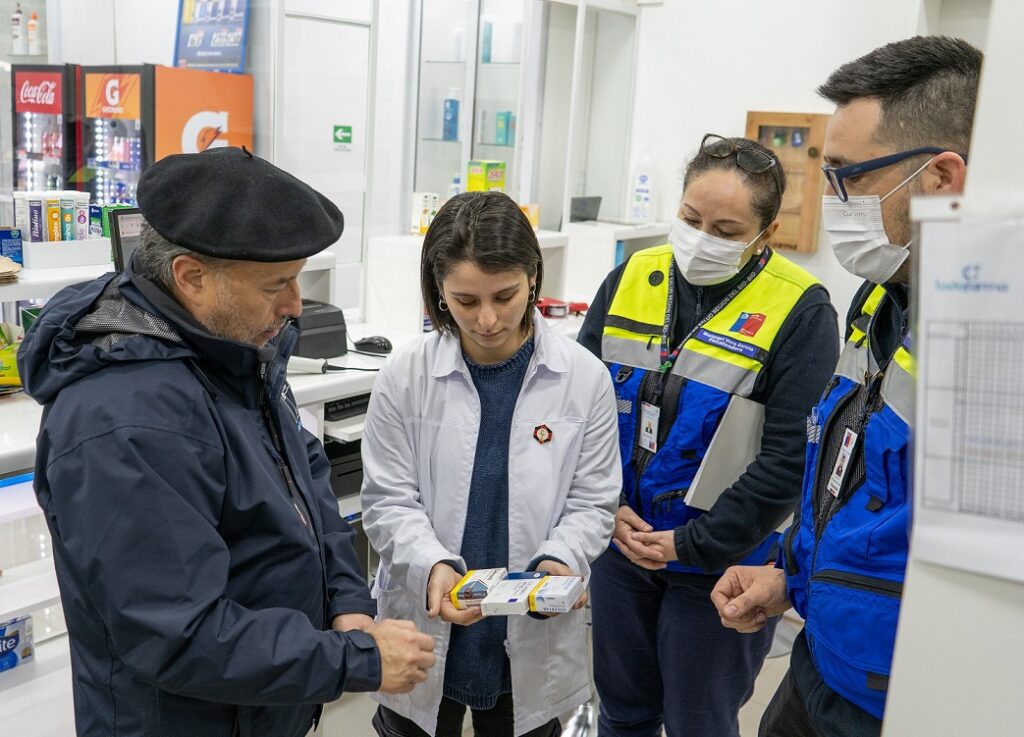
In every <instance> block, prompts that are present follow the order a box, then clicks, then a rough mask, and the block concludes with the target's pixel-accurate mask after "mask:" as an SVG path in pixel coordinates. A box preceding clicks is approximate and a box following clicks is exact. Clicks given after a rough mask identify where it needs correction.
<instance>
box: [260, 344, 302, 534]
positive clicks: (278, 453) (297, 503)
mask: <svg viewBox="0 0 1024 737" xmlns="http://www.w3.org/2000/svg"><path fill="white" fill-rule="evenodd" d="M266 388H267V364H266V363H263V364H260V387H259V391H260V413H261V414H262V415H263V421H264V422H265V423H266V425H267V431H268V432H269V433H270V441H271V442H272V443H273V444H274V451H275V452H274V454H273V458H274V462H275V463H277V468H278V470H280V472H281V476H282V477H283V478H284V483H285V486H287V487H288V494H289V495H290V496H291V501H292V507H294V509H295V514H297V515H298V517H299V521H301V522H302V525H303V526H304V527H305V528H306V529H307V530H308V531H309V533H310V534H311V535H312V536H313V537H314V539H315V538H316V533H315V532H314V531H313V525H312V517H311V516H310V514H309V508H308V507H307V506H306V502H305V500H304V499H303V498H302V495H301V494H299V490H298V487H297V485H296V484H295V479H294V477H293V476H292V471H291V469H290V468H289V467H288V464H287V463H285V461H284V458H283V455H284V450H283V445H282V443H281V438H280V436H279V435H278V433H277V428H276V427H275V426H274V418H273V416H272V415H271V413H270V407H269V406H267V401H266Z"/></svg>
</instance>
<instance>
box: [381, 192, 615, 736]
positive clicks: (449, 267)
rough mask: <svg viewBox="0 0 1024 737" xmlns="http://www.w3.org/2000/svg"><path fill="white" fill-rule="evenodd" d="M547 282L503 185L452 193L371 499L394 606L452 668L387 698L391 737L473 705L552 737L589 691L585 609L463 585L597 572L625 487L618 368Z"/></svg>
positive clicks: (483, 721) (491, 729)
mask: <svg viewBox="0 0 1024 737" xmlns="http://www.w3.org/2000/svg"><path fill="white" fill-rule="evenodd" d="M542 278H543V263H542V261H541V252H540V248H539V247H538V245H537V238H536V236H535V235H534V232H533V229H532V228H531V227H530V223H529V221H527V219H526V217H525V216H524V215H523V213H522V212H521V211H520V209H519V207H518V205H516V204H515V203H514V202H513V201H512V200H511V199H510V198H509V197H508V196H506V195H504V194H501V193H498V192H487V193H482V192H469V193H466V194H462V195H458V196H456V197H453V198H452V199H451V200H449V201H448V203H447V204H446V205H445V206H444V207H442V208H441V210H440V212H438V214H437V217H436V218H435V219H434V221H433V223H432V224H431V226H430V229H429V230H428V231H427V235H426V238H425V239H424V242H423V258H422V291H423V300H424V303H425V304H426V306H427V312H428V313H429V315H430V318H431V320H432V321H433V324H434V327H435V332H434V333H432V334H430V335H428V336H424V337H423V338H421V339H420V340H419V341H417V342H415V343H413V344H412V345H410V346H409V347H407V348H405V349H403V350H401V351H399V352H397V353H396V354H395V356H394V357H393V358H392V359H391V360H390V361H389V362H388V364H387V365H386V366H385V367H384V369H383V370H382V371H381V373H380V376H379V377H378V379H377V383H376V384H375V386H374V390H373V397H372V399H371V401H370V407H369V409H368V411H367V415H366V424H365V431H364V439H363V447H362V451H363V473H364V481H363V490H362V501H363V524H364V527H365V530H366V534H367V536H368V537H369V539H370V543H371V544H372V545H373V547H374V548H375V549H376V550H377V551H378V552H379V553H380V558H381V565H380V570H379V572H378V575H377V579H376V584H375V586H374V595H375V596H376V598H377V600H378V608H379V611H380V615H381V616H382V617H385V618H388V617H390V618H397V619H408V620H412V621H413V622H414V623H415V624H416V627H417V628H418V629H419V630H420V631H422V632H426V633H427V634H429V635H431V636H433V637H434V638H435V639H436V641H437V650H436V651H435V652H436V653H437V662H438V666H437V667H435V668H434V669H433V670H431V671H430V672H429V675H428V678H427V681H426V683H423V684H421V685H420V686H417V687H416V689H415V690H413V691H412V692H411V693H409V694H407V695H404V696H380V697H379V698H380V702H381V708H380V709H379V711H378V712H377V715H376V717H375V718H374V726H375V727H376V729H377V732H378V734H380V735H382V737H421V736H422V735H437V736H438V737H461V736H462V734H463V732H462V723H463V718H464V715H465V712H466V709H467V707H468V708H469V709H470V710H471V711H472V715H473V724H474V730H475V733H476V734H477V735H482V736H483V735H486V737H513V735H517V736H518V735H524V734H525V735H531V736H536V737H547V736H548V735H557V734H559V733H560V731H561V728H560V727H559V723H558V717H559V716H560V715H562V714H565V713H567V712H569V711H571V710H572V709H573V708H575V707H577V706H579V705H580V704H582V703H584V702H586V701H587V699H588V698H589V697H590V693H589V692H590V683H589V678H588V668H587V661H586V657H587V646H586V634H585V633H586V630H585V628H584V622H583V612H582V611H581V610H580V609H579V608H577V610H575V611H572V612H569V613H567V614H562V615H559V616H557V617H553V618H550V619H544V618H529V617H509V618H504V617H493V618H487V619H483V620H481V617H480V616H479V613H478V612H479V610H478V609H477V610H473V609H469V610H461V611H460V610H458V609H456V608H455V607H454V606H453V604H452V602H451V600H450V596H449V595H450V593H451V591H452V589H453V588H454V587H455V586H456V585H457V584H458V582H459V580H460V579H461V578H462V575H463V574H464V573H465V572H466V570H467V569H479V568H499V567H500V568H508V569H509V570H510V571H523V570H537V571H546V572H548V573H550V574H553V575H564V576H575V575H578V576H583V577H584V578H589V573H590V563H591V561H593V560H594V559H595V558H596V557H597V556H598V555H600V554H601V553H602V552H603V551H604V550H605V549H606V548H607V546H608V540H609V539H610V537H611V531H612V523H613V519H614V517H613V515H614V513H615V507H616V502H617V500H618V495H619V489H620V486H621V466H620V462H619V451H618V433H617V429H616V417H615V398H614V394H613V391H612V387H611V381H610V379H609V378H608V372H607V371H606V370H605V369H604V366H602V365H601V362H600V361H598V360H596V359H595V358H594V357H593V356H591V355H590V354H589V353H587V351H585V350H584V349H583V348H581V347H580V346H578V345H576V344H575V343H573V342H572V341H570V340H568V339H566V338H563V337H561V336H559V335H556V334H555V333H553V332H551V331H550V330H549V329H548V328H547V326H546V324H545V322H544V319H543V318H542V317H541V316H540V313H539V312H538V311H537V309H536V308H535V307H534V301H535V300H536V297H537V294H538V293H539V292H540V290H541V283H542ZM585 600H586V595H584V597H583V598H582V599H580V601H578V602H577V607H582V605H583V604H584V603H585Z"/></svg>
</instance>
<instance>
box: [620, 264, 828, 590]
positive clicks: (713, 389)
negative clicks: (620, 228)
mask: <svg viewBox="0 0 1024 737" xmlns="http://www.w3.org/2000/svg"><path fill="white" fill-rule="evenodd" d="M674 269H675V266H674V264H673V261H672V249H671V247H670V246H658V247H656V248H650V249H646V250H644V251H640V252H638V253H635V254H633V256H632V257H630V260H629V261H628V262H627V264H626V268H625V269H624V271H623V273H622V277H621V279H620V280H619V284H618V287H617V288H616V291H615V294H614V296H613V297H612V300H611V303H610V305H609V309H608V315H607V317H606V318H605V325H604V334H603V336H602V341H601V354H602V357H603V359H604V361H605V363H606V364H607V365H608V368H609V370H610V371H611V375H612V382H613V384H614V387H615V396H616V400H617V402H618V409H619V415H618V417H619V449H620V452H621V456H622V463H623V466H622V479H623V493H624V494H625V496H626V498H627V500H628V501H629V504H630V506H631V507H632V508H633V509H634V510H635V511H636V512H637V513H638V514H639V515H640V516H641V517H643V519H644V520H645V521H646V522H648V523H649V524H650V525H651V526H652V527H653V528H654V529H655V530H674V529H675V528H677V527H681V526H683V525H685V524H686V523H687V522H689V521H690V520H692V519H695V518H696V517H699V516H700V515H702V514H705V512H704V511H703V510H700V509H695V508H693V507H690V506H688V505H687V504H686V503H685V502H684V498H685V496H686V492H687V491H688V489H689V487H690V484H691V483H692V482H693V479H694V476H695V475H696V473H697V469H698V468H699V467H700V465H701V462H702V461H703V460H704V457H705V455H706V454H707V451H708V446H709V444H710V443H711V440H712V438H713V437H714V435H715V431H716V430H717V429H718V423H719V421H720V420H721V419H722V415H723V414H724V413H725V410H726V408H727V406H728V404H729V400H730V399H731V397H732V396H740V397H748V396H749V395H750V393H751V392H752V391H753V388H754V383H755V381H756V379H757V376H758V374H759V373H760V371H761V370H762V368H763V367H764V365H765V364H766V363H767V362H768V360H769V357H770V356H771V354H772V350H773V348H774V347H775V344H776V340H775V339H776V338H777V337H778V334H779V331H780V329H781V327H782V325H783V323H784V322H785V320H786V317H788V315H789V313H790V312H791V311H792V309H793V307H794V306H795V305H796V304H797V302H798V301H799V300H800V298H801V297H802V296H803V294H804V292H806V291H807V290H808V289H810V288H811V287H812V286H814V285H816V284H818V282H817V281H816V280H815V279H814V277H812V276H811V275H810V274H808V273H807V272H806V271H804V270H803V269H801V268H800V267H799V266H796V265H795V264H793V263H792V262H791V261H788V260H787V259H785V258H783V257H782V256H780V255H778V254H776V253H771V252H768V254H767V256H766V257H763V258H762V261H761V262H760V263H759V264H758V266H757V267H756V268H755V270H754V271H753V272H751V274H752V276H750V277H748V280H747V281H744V282H742V283H741V285H739V286H738V291H737V292H735V293H733V294H731V295H730V298H729V299H728V302H727V303H726V304H724V305H719V308H718V311H717V312H715V311H713V312H712V314H711V315H710V316H709V317H708V318H707V319H706V321H705V322H703V323H702V324H701V325H700V326H698V328H697V329H695V331H694V332H693V334H692V335H691V336H689V337H688V338H687V340H686V341H684V343H683V345H682V347H681V350H680V352H679V354H678V358H677V359H676V360H675V361H674V363H672V365H671V367H670V368H669V367H665V370H664V371H662V370H660V369H661V368H662V363H663V361H664V357H663V356H662V355H661V350H660V348H661V343H662V337H663V333H664V332H665V323H666V321H670V320H671V316H670V315H669V314H668V313H669V312H670V311H671V306H670V304H669V302H670V295H671V289H672V283H673V281H674V279H675V275H674ZM644 402H649V403H652V404H656V405H657V406H659V407H660V408H661V411H660V422H659V427H658V428H657V432H658V444H657V451H656V452H655V453H649V452H646V451H642V450H640V449H639V447H638V443H639V440H640V435H641V427H640V425H641V421H642V417H643V413H642V409H641V405H642V403H644ZM778 539H779V535H777V534H775V533H772V534H771V535H769V536H768V538H767V539H765V540H763V541H761V542H760V543H759V544H758V545H757V546H756V547H755V549H754V550H752V551H751V552H750V553H749V554H748V555H747V557H746V558H744V559H743V561H742V562H744V563H748V564H763V563H765V562H766V561H768V560H769V559H770V558H771V557H772V555H773V550H774V549H775V547H776V545H777V544H778ZM669 569H670V570H675V571H683V572H689V573H711V571H705V570H703V569H701V568H697V567H693V566H684V565H682V564H681V563H679V562H678V561H673V562H672V563H670V564H669Z"/></svg>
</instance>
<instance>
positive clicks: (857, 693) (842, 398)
mask: <svg viewBox="0 0 1024 737" xmlns="http://www.w3.org/2000/svg"><path fill="white" fill-rule="evenodd" d="M884 299H889V297H887V296H886V295H885V291H884V289H883V288H882V287H880V286H879V287H876V288H875V290H874V291H873V292H872V293H871V294H870V295H869V297H868V298H867V299H866V300H865V302H864V304H863V305H862V306H861V310H860V316H859V317H858V318H857V319H856V320H855V321H854V323H853V325H852V326H851V328H852V332H851V335H850V338H849V340H848V341H847V342H846V345H845V347H844V348H843V352H842V355H841V356H840V358H839V365H838V366H837V368H836V373H835V375H834V376H833V377H832V380H831V381H830V382H829V383H828V385H827V387H826V389H825V392H824V394H823V395H822V398H821V400H820V401H819V402H818V405H817V407H815V409H814V411H813V413H812V416H811V418H810V419H809V420H808V443H807V464H806V467H805V472H804V484H803V498H802V502H801V509H800V518H799V519H798V521H797V522H796V523H795V524H794V525H793V526H792V527H791V528H790V529H789V530H788V531H787V532H786V535H785V538H784V540H783V550H782V555H781V557H782V561H783V563H784V566H785V571H786V576H787V586H788V591H789V598H790V600H791V601H792V602H793V606H794V608H795V609H796V610H797V612H798V613H799V614H800V616H802V617H803V618H804V619H805V620H806V634H807V641H808V645H809V646H810V651H811V657H812V658H813V660H814V664H815V667H816V668H817V670H818V672H819V673H820V674H821V677H822V679H823V680H824V681H825V683H826V684H827V685H828V686H829V687H830V688H832V690H834V691H836V692H837V693H839V694H840V695H841V696H843V697H844V698H846V699H847V700H849V701H851V702H853V703H854V704H856V705H857V706H859V707H860V708H861V709H864V710H865V711H867V712H868V713H870V714H872V715H874V716H875V717H877V718H879V719H881V718H882V714H883V711H884V709H885V698H886V688H887V687H888V679H889V671H890V666H891V663H892V654H893V646H894V644H895V641H896V621H897V618H898V616H899V609H900V597H901V595H902V592H903V576H904V572H905V570H906V565H907V551H908V548H909V535H910V530H909V524H910V520H909V499H910V493H911V491H910V486H909V457H908V449H907V446H908V440H909V438H910V423H911V417H912V415H913V407H914V387H915V380H914V376H915V365H914V359H913V357H912V356H911V354H910V342H909V337H908V338H907V339H906V340H905V341H904V342H903V344H902V345H900V346H899V347H898V348H897V350H896V352H895V354H894V355H893V356H892V358H891V360H889V362H888V364H887V365H886V366H885V367H884V369H880V367H879V366H878V365H877V363H876V362H875V359H874V358H873V356H872V354H871V351H870V347H869V343H868V336H869V335H870V333H871V325H870V322H871V320H873V318H874V315H875V314H877V311H878V305H879V304H880V303H881V301H882V300H884ZM846 428H850V429H851V430H853V431H854V432H856V433H857V436H858V437H857V440H856V442H855V443H854V444H853V445H852V447H853V452H852V455H851V456H850V457H849V458H848V459H847V461H846V463H845V466H846V468H845V473H844V474H840V475H841V476H843V481H842V483H841V485H839V487H838V490H837V495H836V494H833V493H832V492H830V491H829V489H828V484H829V481H830V479H831V480H832V481H833V486H834V487H835V486H836V484H835V481H836V472H837V470H838V468H837V465H838V463H839V455H840V453H839V452H838V450H832V452H825V450H824V448H823V445H822V441H824V443H825V444H828V445H829V447H830V448H831V445H832V444H831V443H830V442H829V439H830V438H839V439H840V440H839V444H840V446H841V445H842V443H843V440H842V439H843V438H845V437H847V435H846V432H845V430H846ZM858 454H859V457H858ZM860 458H862V459H863V482H862V483H860V472H859V470H857V469H859V466H860Z"/></svg>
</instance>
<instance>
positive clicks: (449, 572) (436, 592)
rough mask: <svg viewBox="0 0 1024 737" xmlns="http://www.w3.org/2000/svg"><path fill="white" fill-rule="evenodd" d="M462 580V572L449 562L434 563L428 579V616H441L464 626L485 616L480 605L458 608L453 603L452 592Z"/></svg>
mask: <svg viewBox="0 0 1024 737" xmlns="http://www.w3.org/2000/svg"><path fill="white" fill-rule="evenodd" d="M461 580H462V574H460V573H459V572H458V571H456V570H455V569H454V568H452V567H451V566H450V565H448V564H447V563H435V564H434V567H433V568H431V569H430V578H429V579H428V580H427V616H428V617H430V618H431V619H435V618H437V617H438V616H440V617H441V619H443V620H444V621H445V622H451V623H452V624H461V625H463V626H464V627H468V626H469V625H471V624H476V623H477V622H479V621H480V620H481V619H483V618H484V615H483V614H481V613H480V607H471V608H469V609H456V608H455V605H454V604H452V599H451V596H450V594H451V593H452V589H454V588H455V587H456V586H458V584H459V581H461Z"/></svg>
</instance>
